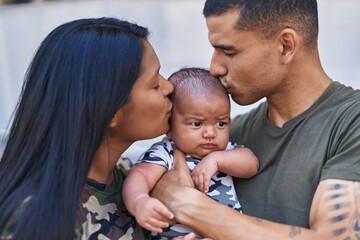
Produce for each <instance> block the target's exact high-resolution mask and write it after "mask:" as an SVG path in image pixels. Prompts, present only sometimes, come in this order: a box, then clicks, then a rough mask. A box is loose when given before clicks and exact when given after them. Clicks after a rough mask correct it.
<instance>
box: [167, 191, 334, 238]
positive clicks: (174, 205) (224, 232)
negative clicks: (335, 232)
mask: <svg viewBox="0 0 360 240" xmlns="http://www.w3.org/2000/svg"><path fill="white" fill-rule="evenodd" d="M180 192H181V194H182V196H183V197H181V196H176V197H175V198H174V199H173V201H172V202H169V207H170V208H171V210H172V211H173V212H174V213H175V218H176V220H177V221H179V222H180V223H182V224H184V225H187V226H189V227H191V228H192V229H194V230H196V231H197V232H199V233H200V234H201V235H202V236H204V237H209V238H211V239H213V240H223V239H226V240H231V239H234V240H239V239H251V240H257V239H259V240H263V239H293V238H296V239H307V240H308V239H326V238H322V237H321V236H320V235H319V234H318V233H317V232H316V231H313V230H310V229H305V228H300V227H295V226H289V225H284V224H279V223H274V222H270V221H266V220H262V219H258V218H255V217H250V216H247V215H245V214H241V213H239V212H237V211H234V210H233V209H232V208H229V207H228V206H225V205H222V204H220V203H218V202H216V201H214V200H212V199H211V198H209V197H208V196H206V195H204V194H202V193H200V192H199V191H197V190H195V189H191V188H187V187H181V189H178V190H174V191H172V194H177V193H180ZM185 196H186V197H185ZM175 199H176V200H175ZM328 239H330V238H328Z"/></svg>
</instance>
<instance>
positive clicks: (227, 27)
mask: <svg viewBox="0 0 360 240" xmlns="http://www.w3.org/2000/svg"><path fill="white" fill-rule="evenodd" d="M203 13H204V16H205V18H206V24H207V28H208V32H209V33H208V38H209V42H210V44H211V45H212V46H213V47H214V53H213V56H212V60H211V67H210V69H211V73H212V74H213V75H215V76H217V77H219V79H220V80H221V82H222V84H223V85H224V87H225V88H226V89H227V91H228V92H229V93H230V94H231V96H232V99H233V100H234V101H235V102H237V103H238V104H240V105H247V104H252V103H254V102H256V101H258V100H260V99H262V98H266V102H264V103H262V104H260V106H259V107H257V108H256V109H254V110H252V111H251V112H249V113H247V114H244V115H241V116H237V117H236V118H235V119H234V120H233V122H232V133H231V140H233V141H235V142H239V143H242V144H245V146H247V147H249V148H250V149H252V150H253V151H254V153H255V155H256V156H257V157H258V158H259V162H260V170H259V174H258V175H257V176H256V177H254V178H252V179H246V180H245V179H237V180H236V181H235V184H236V190H237V194H238V197H239V200H240V201H241V202H242V205H243V210H244V214H239V213H236V212H234V211H232V210H231V209H227V208H225V207H223V206H221V205H220V204H217V203H215V202H213V201H211V200H210V199H207V198H206V197H205V196H203V195H201V194H200V193H199V192H197V191H196V190H194V189H192V188H191V186H192V183H191V181H190V179H189V176H188V174H186V173H185V172H184V171H182V169H183V166H182V165H183V163H182V161H178V160H181V158H182V157H183V156H182V153H179V152H177V153H176V154H177V167H176V168H175V170H174V171H173V172H171V173H170V174H166V175H165V176H164V177H163V179H162V181H160V182H159V183H158V186H157V188H156V189H155V191H154V195H155V196H156V197H158V198H160V200H162V201H163V202H165V204H166V205H168V207H169V208H170V209H171V210H172V211H173V212H174V213H175V216H176V219H177V220H178V221H179V222H181V223H183V224H185V225H188V226H190V227H192V228H193V229H195V230H196V231H198V232H200V233H201V234H202V235H203V236H206V237H210V238H212V239H289V238H295V237H296V239H348V240H350V239H360V182H359V180H360V160H359V159H360V92H359V91H358V90H353V89H351V88H349V87H345V86H344V85H342V84H340V83H338V82H335V81H333V80H332V79H330V78H329V76H327V74H326V73H325V72H324V70H323V68H322V66H321V63H320V59H319V54H318V48H317V36H318V13H317V2H316V0H282V1H280V0H222V1H219V0H207V1H206V3H205V7H204V10H203ZM165 181H166V183H165ZM173 181H174V183H175V182H177V183H178V184H179V183H180V185H182V187H179V186H175V185H171V184H169V182H173ZM181 195H184V196H186V198H181Z"/></svg>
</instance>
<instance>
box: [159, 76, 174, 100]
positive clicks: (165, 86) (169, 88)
mask: <svg viewBox="0 0 360 240" xmlns="http://www.w3.org/2000/svg"><path fill="white" fill-rule="evenodd" d="M160 86H162V91H163V93H164V95H165V96H168V95H170V94H171V93H173V91H174V86H173V85H172V83H171V82H169V81H168V80H166V79H165V78H163V81H162V83H161V85H160Z"/></svg>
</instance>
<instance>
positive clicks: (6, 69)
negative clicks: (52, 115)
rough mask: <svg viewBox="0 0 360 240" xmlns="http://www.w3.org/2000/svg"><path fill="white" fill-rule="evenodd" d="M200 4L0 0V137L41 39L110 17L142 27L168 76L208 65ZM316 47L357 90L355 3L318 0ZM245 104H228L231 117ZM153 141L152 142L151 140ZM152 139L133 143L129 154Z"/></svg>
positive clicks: (182, 0)
mask: <svg viewBox="0 0 360 240" xmlns="http://www.w3.org/2000/svg"><path fill="white" fill-rule="evenodd" d="M203 4H204V0H77V1H70V0H66V1H65V0H62V1H60V0H59V1H56V0H52V1H43V0H34V1H31V0H0V138H1V135H3V133H4V131H5V129H6V128H7V126H8V123H9V119H10V118H11V114H12V112H13V109H14V107H15V105H16V102H17V99H18V96H19V93H20V90H21V86H22V81H23V77H24V74H25V71H26V68H27V66H28V64H29V62H30V60H31V57H32V56H33V54H34V52H35V51H36V48H37V47H38V45H39V44H40V42H41V41H42V39H43V38H44V37H45V36H46V35H47V34H48V33H49V32H50V31H51V30H52V29H53V28H55V27H56V26H58V25H60V24H62V23H64V22H67V21H70V20H74V19H77V18H83V17H101V16H113V17H118V18H125V19H128V20H130V21H133V22H136V23H138V24H140V25H144V26H147V27H148V28H149V29H150V31H151V32H152V35H151V38H150V42H151V43H152V44H153V46H154V48H155V51H156V52H157V54H158V56H159V58H160V61H161V65H162V68H161V73H162V74H163V75H164V77H168V76H169V75H170V74H171V73H172V72H173V71H176V70H178V69H179V68H181V67H184V66H199V67H205V68H208V67H209V62H210V58H211V54H212V48H211V47H210V45H209V43H208V41H207V29H206V25H205V20H204V18H203V16H202V7H203ZM318 4H319V21H320V33H319V49H320V56H321V60H322V63H323V66H324V68H325V70H326V71H327V72H328V74H329V75H330V76H331V77H332V78H333V79H334V80H336V81H340V82H342V83H344V84H347V85H350V86H352V87H354V88H358V89H359V88H360V60H359V57H358V55H359V53H360V28H359V26H358V25H359V24H360V0H342V1H340V0H318ZM256 105H257V104H254V105H251V106H246V107H245V106H237V105H236V104H232V116H234V115H235V114H238V113H242V112H245V111H248V110H249V109H250V108H253V107H254V106H256ZM156 140H158V139H156ZM153 141H154V140H148V141H141V142H138V143H135V144H134V145H133V146H132V148H131V149H130V150H129V152H128V155H130V156H131V157H132V156H133V155H134V153H137V152H138V151H142V149H143V148H146V147H148V145H149V144H150V143H151V142H153Z"/></svg>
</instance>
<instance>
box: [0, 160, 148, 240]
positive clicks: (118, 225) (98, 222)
mask: <svg viewBox="0 0 360 240" xmlns="http://www.w3.org/2000/svg"><path fill="white" fill-rule="evenodd" d="M131 165H132V164H131V162H130V160H129V159H124V158H122V159H120V161H119V166H118V167H117V168H115V169H114V181H113V183H111V184H110V185H105V184H100V183H97V182H94V181H90V180H88V182H87V184H86V185H85V187H84V190H83V192H82V193H81V197H80V201H79V204H78V211H77V217H76V229H75V234H76V236H75V239H77V240H83V239H111V240H118V239H121V240H132V239H135V240H143V239H150V235H149V233H148V232H145V231H144V230H142V228H141V227H140V226H139V225H138V224H137V223H136V221H135V218H134V217H133V216H131V215H130V213H129V212H128V211H127V210H126V208H125V205H124V203H123V201H122V196H121V190H122V184H123V181H124V177H125V175H126V173H127V171H128V170H129V168H130V167H131ZM30 200H31V197H28V198H26V199H25V200H24V201H23V203H22V204H21V205H20V206H19V207H18V208H17V210H16V211H15V213H14V214H13V216H12V217H11V219H10V220H9V222H8V223H7V224H6V226H5V228H4V229H5V230H4V231H2V232H0V240H3V239H4V240H5V239H6V240H11V239H13V233H14V231H15V227H16V224H17V220H18V219H19V216H20V215H21V213H22V212H23V210H24V209H25V207H26V206H27V204H28V202H29V201H30Z"/></svg>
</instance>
